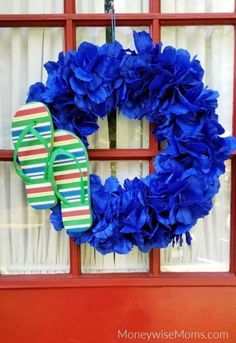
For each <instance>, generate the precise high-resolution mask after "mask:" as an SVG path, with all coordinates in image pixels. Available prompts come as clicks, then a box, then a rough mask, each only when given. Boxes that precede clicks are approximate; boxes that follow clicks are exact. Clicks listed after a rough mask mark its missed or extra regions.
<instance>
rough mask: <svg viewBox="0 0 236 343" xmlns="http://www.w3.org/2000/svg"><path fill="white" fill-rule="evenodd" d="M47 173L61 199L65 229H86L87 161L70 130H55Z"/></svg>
mask: <svg viewBox="0 0 236 343" xmlns="http://www.w3.org/2000/svg"><path fill="white" fill-rule="evenodd" d="M49 175H50V177H51V183H52V185H53V188H54V192H55V194H56V195H57V197H58V198H59V199H60V200H61V212H62V221H63V224H64V228H65V229H66V230H67V231H70V232H74V233H79V232H82V231H86V230H88V229H89V228H90V226H91V224H92V211H91V200H90V185H89V160H88V154H87V150H86V148H85V146H84V144H83V142H82V141H81V140H80V139H79V138H78V137H77V136H76V135H74V134H73V133H71V132H69V131H66V130H56V131H55V132H54V144H53V152H52V155H51V159H50V161H49Z"/></svg>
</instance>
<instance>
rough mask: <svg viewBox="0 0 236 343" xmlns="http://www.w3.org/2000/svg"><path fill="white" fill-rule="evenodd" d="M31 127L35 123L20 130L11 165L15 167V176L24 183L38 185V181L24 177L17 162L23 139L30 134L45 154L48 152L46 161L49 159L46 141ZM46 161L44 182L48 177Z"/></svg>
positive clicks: (46, 163)
mask: <svg viewBox="0 0 236 343" xmlns="http://www.w3.org/2000/svg"><path fill="white" fill-rule="evenodd" d="M33 125H35V123H32V124H31V125H28V126H26V127H25V128H24V130H22V132H21V134H20V136H19V138H18V140H17V142H16V144H15V149H14V154H13V165H14V167H15V170H16V172H17V174H18V175H19V176H20V177H21V178H22V179H23V180H25V181H27V182H30V183H35V184H36V183H38V182H39V180H38V179H32V178H30V177H29V176H28V175H26V174H25V173H24V172H23V170H22V167H21V165H20V164H19V163H18V162H17V156H18V152H19V149H20V147H21V145H22V142H23V140H24V138H25V136H26V135H27V133H31V134H32V135H33V136H35V137H36V138H37V139H38V140H39V142H40V143H42V145H44V146H45V148H46V150H47V152H48V159H49V157H50V156H49V147H48V143H47V141H46V140H45V139H44V138H43V137H42V136H41V135H40V134H39V133H38V131H37V130H35V129H34V128H33ZM48 159H47V161H46V162H45V172H44V179H45V181H46V180H47V176H48V171H47V165H48Z"/></svg>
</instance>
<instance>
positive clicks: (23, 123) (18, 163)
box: [12, 102, 57, 210]
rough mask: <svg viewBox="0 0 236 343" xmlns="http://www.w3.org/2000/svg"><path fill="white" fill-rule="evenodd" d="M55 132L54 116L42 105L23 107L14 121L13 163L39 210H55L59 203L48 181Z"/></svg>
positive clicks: (30, 104) (30, 201)
mask: <svg viewBox="0 0 236 343" xmlns="http://www.w3.org/2000/svg"><path fill="white" fill-rule="evenodd" d="M53 133H54V129H53V123H52V119H51V114H50V112H49V109H48V108H47V107H46V106H45V105H44V104H42V103H41V102H31V103H28V104H26V105H24V106H22V107H21V108H20V109H19V110H18V111H17V112H16V114H15V116H14V118H13V120H12V140H13V144H14V148H15V150H14V156H13V163H14V166H15V169H16V172H17V174H18V175H19V176H20V177H21V178H22V179H23V180H24V182H25V187H26V195H27V200H28V202H29V204H30V205H31V207H33V208H34V209H37V210H42V209H47V208H51V207H54V206H55V205H56V203H57V197H56V196H55V194H54V191H53V188H52V185H51V183H50V181H49V180H48V161H49V158H50V153H51V150H52V145H53V139H54V137H53Z"/></svg>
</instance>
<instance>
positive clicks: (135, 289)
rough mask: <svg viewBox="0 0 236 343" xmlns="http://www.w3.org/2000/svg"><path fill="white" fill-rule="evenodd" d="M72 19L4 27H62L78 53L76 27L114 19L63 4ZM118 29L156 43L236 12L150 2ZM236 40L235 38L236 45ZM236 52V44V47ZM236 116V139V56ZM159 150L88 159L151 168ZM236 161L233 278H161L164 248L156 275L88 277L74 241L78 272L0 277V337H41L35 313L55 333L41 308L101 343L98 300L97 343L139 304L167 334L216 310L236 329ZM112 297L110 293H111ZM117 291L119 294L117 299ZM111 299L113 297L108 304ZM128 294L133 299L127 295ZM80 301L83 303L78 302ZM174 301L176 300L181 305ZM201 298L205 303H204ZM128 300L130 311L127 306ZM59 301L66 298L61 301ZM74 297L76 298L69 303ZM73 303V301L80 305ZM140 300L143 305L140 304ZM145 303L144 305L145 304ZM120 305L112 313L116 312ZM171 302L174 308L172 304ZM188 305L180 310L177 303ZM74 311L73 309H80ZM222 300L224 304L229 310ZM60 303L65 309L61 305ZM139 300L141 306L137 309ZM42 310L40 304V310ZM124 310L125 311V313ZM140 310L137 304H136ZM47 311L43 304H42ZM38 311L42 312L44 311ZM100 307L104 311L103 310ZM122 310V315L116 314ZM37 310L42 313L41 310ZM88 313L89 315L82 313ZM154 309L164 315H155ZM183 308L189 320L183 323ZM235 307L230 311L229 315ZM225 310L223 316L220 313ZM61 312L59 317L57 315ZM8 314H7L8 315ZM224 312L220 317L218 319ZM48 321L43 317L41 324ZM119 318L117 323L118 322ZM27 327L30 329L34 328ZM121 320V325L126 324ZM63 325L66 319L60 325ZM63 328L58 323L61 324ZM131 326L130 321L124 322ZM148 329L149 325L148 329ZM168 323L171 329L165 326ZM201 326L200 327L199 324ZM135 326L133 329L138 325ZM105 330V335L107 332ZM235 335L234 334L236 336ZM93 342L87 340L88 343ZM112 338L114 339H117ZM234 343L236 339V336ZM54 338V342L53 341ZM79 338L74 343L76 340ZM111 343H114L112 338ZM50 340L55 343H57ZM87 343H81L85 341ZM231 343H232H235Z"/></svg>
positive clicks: (227, 21) (1, 157) (155, 254)
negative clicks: (147, 33)
mask: <svg viewBox="0 0 236 343" xmlns="http://www.w3.org/2000/svg"><path fill="white" fill-rule="evenodd" d="M64 3H65V13H64V14H50V15H36V14H34V15H33V14H29V15H0V27H22V26H24V27H33V26H34V27H37V26H45V27H55V26H60V27H63V28H64V31H65V49H66V50H68V49H74V48H75V41H76V39H75V35H76V27H77V26H109V25H110V15H109V14H76V13H75V3H74V0H64ZM116 16H117V20H116V22H117V25H118V26H143V25H147V26H150V30H151V33H152V36H153V39H154V41H159V39H160V27H161V26H175V25H176V26H178V25H233V26H234V28H235V27H236V9H235V11H234V12H233V13H201V14H199V13H191V14H166V13H160V0H150V13H142V14H117V15H116ZM235 42H236V39H235ZM235 51H236V43H235ZM234 62H235V63H234V113H233V134H234V135H236V114H235V113H236V102H235V98H236V68H235V65H236V54H235V59H234ZM157 150H158V147H157V144H156V142H155V139H154V137H153V136H152V135H151V139H150V147H149V149H134V150H132V152H131V150H126V149H117V150H113V149H110V150H106V149H104V150H97V149H94V150H90V151H89V155H90V159H92V160H111V159H112V160H120V159H122V160H130V159H134V160H135V159H138V160H139V159H144V160H145V159H146V160H148V161H149V162H150V170H151V168H152V167H151V165H152V160H153V158H154V156H155V154H156V152H157ZM11 160H12V151H10V150H0V161H11ZM231 161H232V184H231V187H232V192H231V250H230V272H229V273H161V272H160V253H159V250H157V249H154V250H153V251H152V252H151V254H150V271H149V273H130V274H116V273H115V274H102V275H101V274H81V272H80V249H79V247H78V246H77V245H76V244H74V243H73V242H71V243H70V248H71V256H70V257H71V271H70V274H68V275H47V276H46V275H44V276H40V275H22V276H0V290H1V292H0V313H1V311H2V317H1V318H4V319H3V321H0V335H1V336H2V337H3V338H4V340H3V341H4V342H10V343H11V342H14V343H15V342H16V341H17V342H23V340H24V342H30V340H27V339H29V338H30V337H31V335H32V337H33V334H34V333H35V331H34V330H33V328H34V324H33V322H32V320H33V319H32V315H31V312H30V311H32V309H34V308H35V316H36V318H37V320H39V321H40V322H41V324H42V325H43V327H44V328H45V330H47V329H48V330H50V327H48V326H47V321H46V319H45V318H42V317H40V315H42V313H40V310H39V309H40V308H41V307H40V306H41V305H42V304H44V305H43V306H42V311H46V312H47V314H48V316H49V322H50V320H51V322H53V315H54V312H55V311H54V310H52V308H53V305H54V306H55V309H58V311H61V313H65V314H66V316H68V315H69V316H70V314H73V315H76V316H77V317H76V318H78V320H79V321H81V323H82V324H83V325H84V326H83V328H81V332H82V336H80V337H83V339H82V341H81V342H85V343H87V342H90V341H91V342H94V340H92V338H91V340H90V338H88V337H87V336H86V335H85V329H84V328H86V329H88V328H87V322H86V318H84V317H83V315H84V314H85V317H86V316H90V317H91V313H89V311H88V310H87V309H86V306H88V307H91V308H93V304H92V302H93V301H94V302H95V303H96V304H97V307H96V308H95V309H94V311H95V312H93V317H94V323H93V324H94V327H95V332H94V335H92V333H91V337H93V339H95V338H96V337H97V336H96V335H97V334H98V333H97V330H98V324H96V317H97V316H101V318H104V320H105V316H109V323H110V324H109V325H110V327H114V326H115V322H116V321H115V319H114V318H111V316H112V315H117V314H118V315H122V313H123V311H124V310H125V309H126V306H127V307H128V314H127V315H126V316H125V317H124V318H126V320H129V321H131V320H132V316H131V313H132V306H133V307H135V306H134V304H136V305H138V304H139V305H140V306H141V307H142V308H143V309H145V311H146V312H145V313H146V315H147V316H149V318H150V321H151V323H154V322H155V321H159V322H160V323H162V325H163V327H162V328H165V329H173V327H171V325H170V323H169V322H168V321H167V322H166V321H165V320H164V319H166V316H165V314H163V313H164V312H165V309H166V308H167V309H170V308H171V310H172V311H173V315H174V316H175V317H174V320H173V322H172V323H175V324H176V325H177V326H178V325H179V324H180V319H178V318H182V319H183V320H184V323H186V325H189V326H188V327H189V328H199V329H200V328H202V329H204V328H205V329H206V328H207V325H206V324H204V320H203V319H204V318H202V317H201V316H200V314H199V311H206V312H208V311H210V312H211V316H212V318H213V319H214V320H215V324H217V323H218V322H219V323H220V320H221V319H222V320H223V322H224V323H225V322H226V320H227V322H228V324H229V327H230V325H232V327H233V324H232V318H235V317H236V306H235V299H236V288H235V286H236V260H235V259H236V239H235V238H236V236H235V225H236V216H235V212H236V181H235V178H236V155H235V154H234V155H233V156H231ZM104 292H105V293H104ZM114 292H115V293H116V296H114ZM107 294H108V298H107ZM217 294H218V295H220V297H219V300H218V301H217V300H216V297H217ZM128 296H129V297H128ZM74 297H76V300H75V298H74ZM174 297H177V298H178V300H176V299H175V298H174ZM199 297H200V298H199ZM124 298H125V299H128V300H127V302H126V305H125V304H124V303H123V300H124ZM59 299H61V300H60V301H59ZM67 299H69V300H67ZM73 299H74V300H73ZM135 299H139V301H137V300H135ZM140 299H142V300H140ZM111 300H112V301H114V302H115V305H114V303H113V307H112V309H111V307H109V306H110V305H111V303H110V302H109V301H111ZM170 300H172V303H171V302H170ZM179 300H181V304H182V305H181V306H182V307H180V306H179V305H178V303H179ZM28 301H31V304H30V305H29V304H28V305H27V302H28ZM73 301H74V304H75V308H68V307H67V303H68V304H69V306H73ZM209 301H212V305H209V306H208V307H206V306H205V303H208V304H209ZM222 301H223V302H224V306H223V307H222ZM58 302H59V303H60V306H59V305H58ZM135 302H136V303H135ZM40 304H41V305H40ZM119 304H121V306H120V307H119ZM132 304H133V305H132ZM188 304H191V306H192V313H194V315H195V319H196V320H198V325H197V326H196V325H195V324H194V323H193V322H191V320H190V319H189V317H190V316H191V307H189V306H188ZM39 305H40V306H39ZM38 306H39V309H38ZM99 306H101V307H99ZM114 306H118V308H119V309H118V310H117V312H116V308H114ZM36 307H37V309H36ZM80 307H81V309H82V311H80V310H76V309H79V308H80ZM155 308H158V309H159V310H160V311H159V312H158V313H155ZM181 308H182V309H183V311H185V312H184V315H182V317H181ZM228 309H231V313H229V312H228ZM214 311H218V312H216V313H215V312H214ZM58 313H59V312H58ZM6 314H7V316H6ZM217 314H218V316H217ZM21 317H22V320H21V321H20V330H19V332H18V335H19V336H17V335H16V336H15V337H18V338H17V340H14V335H13V329H14V325H15V324H14V323H16V321H17V320H19V318H21ZM144 317H145V316H143V314H141V316H140V318H141V319H142V321H141V319H139V317H138V316H137V315H134V317H133V318H135V322H136V323H137V327H138V328H142V324H143V323H144V322H145V323H146V321H145V318H144ZM40 318H41V319H40ZM115 318H116V317H115ZM27 322H28V323H30V324H29V326H28V324H27ZM121 322H122V321H121ZM58 323H60V324H61V325H62V327H63V324H62V323H63V320H62V319H60V320H59V322H58ZM58 323H57V324H58ZM66 323H67V325H68V329H67V330H65V331H66V332H67V335H68V332H72V331H73V325H76V321H75V319H73V320H72V321H71V322H70V321H68V319H66ZM121 324H122V325H124V322H122V323H121ZM146 324H147V323H146ZM164 325H165V327H164ZM194 325H195V326H194ZM28 327H30V330H31V331H30V332H29V334H28V336H27V332H26V331H25V330H26V329H25V328H28ZM52 327H53V330H52V331H53V332H54V336H53V337H54V339H55V342H58V343H60V342H67V340H63V339H64V336H63V333H61V331H60V330H59V331H60V336H58V335H57V333H56V328H58V325H56V323H55V322H53V323H52ZM130 327H133V326H132V325H131V326H130ZM103 331H104V330H103ZM232 332H233V331H232ZM26 337H28V338H27V339H26ZM39 337H41V338H40V339H41V340H37V338H36V339H35V337H34V342H47V341H48V342H49V337H51V336H50V335H49V334H48V333H46V331H45V333H42V335H41V336H39ZM71 337H72V340H71V341H69V340H68V342H77V341H76V340H75V339H76V337H77V336H76V334H75V335H74V336H73V335H72V336H71ZM86 337H87V338H86ZM102 337H103V338H102V339H101V342H109V343H110V342H116V340H115V339H114V337H113V336H112V335H111V334H108V335H107V336H106V334H105V331H104V332H103V336H102ZM112 337H113V338H112ZM232 337H233V339H232V342H235V340H236V332H233V336H232ZM47 339H48V340H47ZM73 339H74V340H73ZM106 339H107V340H106ZM51 342H54V341H52V340H51ZM78 342H80V341H78ZM230 342H231V341H230Z"/></svg>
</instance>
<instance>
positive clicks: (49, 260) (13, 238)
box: [0, 162, 70, 274]
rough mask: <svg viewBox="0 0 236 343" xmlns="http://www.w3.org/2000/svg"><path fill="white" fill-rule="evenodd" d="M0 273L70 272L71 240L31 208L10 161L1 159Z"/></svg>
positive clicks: (45, 215) (47, 217)
mask: <svg viewBox="0 0 236 343" xmlns="http://www.w3.org/2000/svg"><path fill="white" fill-rule="evenodd" d="M0 188H1V193H0V203H1V216H0V274H42V273H43V274H53V273H69V269H70V264H69V239H68V236H67V235H66V233H65V232H64V231H63V232H60V233H59V232H56V231H55V230H54V229H53V228H52V227H50V224H49V211H37V210H34V209H32V208H31V207H30V206H29V205H28V203H27V200H26V195H25V188H24V185H23V183H22V181H21V179H20V178H19V177H18V176H17V175H16V172H15V170H14V169H13V167H12V164H11V163H8V162H0Z"/></svg>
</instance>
